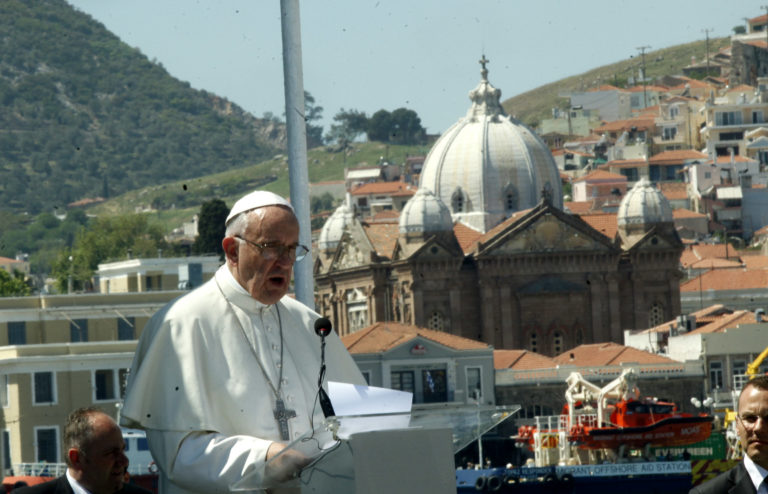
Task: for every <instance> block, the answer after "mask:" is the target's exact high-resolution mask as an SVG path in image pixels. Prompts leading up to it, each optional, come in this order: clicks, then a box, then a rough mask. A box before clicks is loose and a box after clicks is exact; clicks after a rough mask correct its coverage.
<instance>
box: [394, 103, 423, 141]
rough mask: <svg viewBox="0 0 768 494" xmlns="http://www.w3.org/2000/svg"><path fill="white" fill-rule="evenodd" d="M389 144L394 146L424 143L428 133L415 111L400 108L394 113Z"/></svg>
mask: <svg viewBox="0 0 768 494" xmlns="http://www.w3.org/2000/svg"><path fill="white" fill-rule="evenodd" d="M391 125H392V127H391V129H390V134H389V142H391V143H393V144H419V143H421V142H424V136H425V135H426V131H425V130H424V127H422V126H421V119H420V118H419V116H418V115H417V114H416V112H415V111H413V110H409V109H407V108H398V109H397V110H395V111H393V112H392V124H391Z"/></svg>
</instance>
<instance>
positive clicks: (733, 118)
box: [715, 111, 741, 125]
mask: <svg viewBox="0 0 768 494" xmlns="http://www.w3.org/2000/svg"><path fill="white" fill-rule="evenodd" d="M715 125H741V112H735V111H719V112H716V113H715Z"/></svg>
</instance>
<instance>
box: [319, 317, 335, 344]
mask: <svg viewBox="0 0 768 494" xmlns="http://www.w3.org/2000/svg"><path fill="white" fill-rule="evenodd" d="M331 331H333V326H332V325H331V321H330V320H328V318H326V317H321V318H318V320H317V321H315V333H317V336H319V337H320V338H325V337H326V336H328V335H329V334H331ZM323 341H325V340H323Z"/></svg>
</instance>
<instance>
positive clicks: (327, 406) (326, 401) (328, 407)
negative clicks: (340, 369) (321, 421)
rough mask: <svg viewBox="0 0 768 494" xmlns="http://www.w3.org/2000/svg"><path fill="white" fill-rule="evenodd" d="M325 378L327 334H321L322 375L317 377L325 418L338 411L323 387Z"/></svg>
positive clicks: (321, 406) (318, 392) (334, 414)
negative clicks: (334, 408)
mask: <svg viewBox="0 0 768 494" xmlns="http://www.w3.org/2000/svg"><path fill="white" fill-rule="evenodd" d="M323 379H325V335H324V334H321V335H320V377H319V378H318V379H317V395H318V399H319V400H320V408H322V410H323V415H325V418H328V417H334V416H336V412H334V411H333V405H332V404H331V399H330V398H329V397H328V393H326V392H325V390H324V389H323Z"/></svg>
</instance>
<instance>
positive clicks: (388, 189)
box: [350, 182, 417, 196]
mask: <svg viewBox="0 0 768 494" xmlns="http://www.w3.org/2000/svg"><path fill="white" fill-rule="evenodd" d="M416 190H417V189H416V187H415V186H413V185H411V184H407V183H405V182H370V183H366V184H362V185H360V186H359V187H357V188H355V189H354V190H353V191H352V192H350V194H352V195H353V196H362V195H368V194H388V195H414V194H415V193H416Z"/></svg>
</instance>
